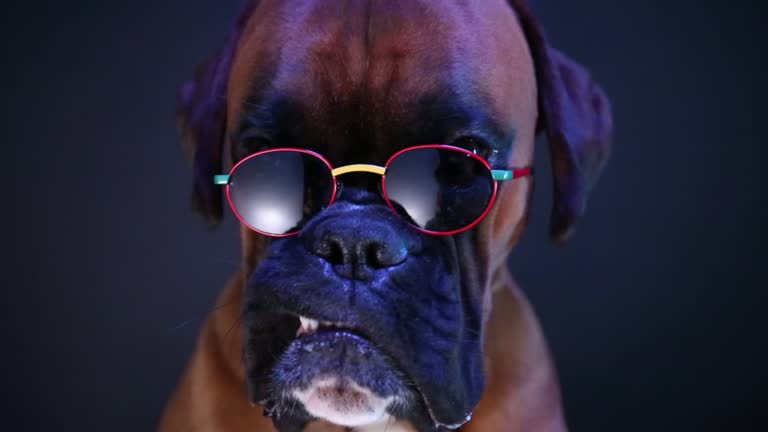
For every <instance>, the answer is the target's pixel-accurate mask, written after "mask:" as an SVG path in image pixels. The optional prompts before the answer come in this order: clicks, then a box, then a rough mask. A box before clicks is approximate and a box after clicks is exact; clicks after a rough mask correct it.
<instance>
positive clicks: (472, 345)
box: [161, 0, 611, 431]
mask: <svg viewBox="0 0 768 432" xmlns="http://www.w3.org/2000/svg"><path fill="white" fill-rule="evenodd" d="M180 124H181V127H182V131H183V134H184V140H185V143H186V145H187V146H188V148H189V150H190V151H191V153H192V154H193V155H194V170H195V185H194V195H193V198H194V203H195V205H196V207H197V209H198V210H200V211H201V212H202V213H203V214H204V215H205V216H206V217H207V219H208V220H209V221H211V222H214V223H215V222H218V220H219V219H220V218H221V216H222V213H223V207H224V196H226V197H227V198H228V201H229V203H230V204H231V206H232V209H233V213H235V214H236V215H237V216H238V217H239V218H240V220H241V221H242V222H243V230H242V240H243V256H244V258H243V269H242V270H241V272H240V274H241V277H240V278H239V279H238V281H239V282H237V283H235V286H234V287H233V288H231V289H232V290H233V292H237V293H238V294H237V295H235V296H234V298H235V299H236V300H237V302H238V304H239V306H240V312H239V314H240V316H241V318H242V332H243V338H242V347H241V349H240V350H238V351H239V354H238V357H237V358H228V359H226V361H225V360H224V359H223V357H226V356H228V355H229V354H227V353H226V350H218V351H217V349H216V344H217V343H218V342H216V340H218V339H217V338H215V337H214V336H215V334H216V331H217V330H216V325H215V321H216V320H217V319H218V318H216V317H213V316H212V317H211V319H210V321H209V323H208V324H207V325H206V326H207V327H206V329H204V332H203V335H202V336H201V342H200V347H199V348H198V352H197V353H196V354H195V358H194V359H193V362H192V364H191V366H190V369H189V371H188V372H187V375H186V376H185V378H184V380H183V382H182V385H181V386H180V389H179V391H178V392H177V395H176V397H175V398H174V400H173V401H172V403H171V405H170V406H169V408H168V411H167V412H166V416H165V419H164V421H163V426H162V427H161V428H163V430H166V431H173V430H189V428H194V430H208V429H205V428H206V427H207V426H201V425H202V424H206V425H211V426H210V430H225V431H237V430H272V429H273V428H274V429H277V430H281V431H294V430H295V431H300V430H310V429H311V428H317V427H327V428H330V429H312V430H335V429H332V428H333V427H347V428H353V429H354V430H359V431H373V430H379V429H377V428H380V429H382V430H383V429H385V428H400V429H392V430H418V431H431V430H449V429H457V428H459V427H462V430H527V431H544V430H547V431H549V430H563V422H562V418H561V410H560V404H559V396H558V390H557V384H556V380H555V379H554V372H553V371H552V370H551V363H550V361H549V358H548V354H547V349H546V345H545V343H544V342H543V339H542V338H541V336H540V331H539V329H538V327H537V325H536V322H535V318H534V317H533V314H532V313H531V312H530V309H529V308H528V307H527V303H526V302H525V300H524V298H523V297H522V295H521V294H520V293H519V291H518V290H516V288H515V287H514V284H513V283H512V279H511V278H510V277H509V276H508V274H507V272H506V268H505V264H504V263H505V257H506V255H507V254H508V252H509V250H510V248H511V247H512V246H513V245H514V243H515V242H516V240H517V238H518V237H519V235H520V233H521V232H522V229H523V227H524V225H525V223H524V222H525V219H526V215H527V212H528V204H529V201H530V199H529V198H530V194H531V191H532V181H533V180H532V177H530V176H529V174H530V170H529V169H528V168H527V167H528V166H529V165H530V164H531V161H532V160H533V142H534V138H535V135H536V133H537V132H538V131H544V132H546V133H547V136H548V141H549V148H550V153H551V155H552V160H553V170H552V171H553V176H554V185H555V190H554V204H553V211H552V235H553V237H554V238H555V239H556V240H558V241H560V240H564V239H565V238H566V237H567V236H568V235H569V234H570V233H571V231H572V228H573V224H574V222H575V221H576V219H577V218H578V217H579V216H580V215H581V214H582V213H583V211H584V208H585V202H586V198H587V194H588V192H589V190H590V189H591V187H592V185H593V184H594V182H595V180H596V178H597V176H598V174H599V171H600V169H601V168H602V166H603V164H604V162H605V160H606V158H607V154H608V148H609V147H608V142H609V136H610V132H611V124H610V112H609V106H608V102H607V99H606V98H605V96H604V95H603V93H602V90H601V89H600V88H599V87H598V86H596V85H595V84H594V83H593V82H592V80H591V79H590V78H589V75H588V74H587V73H586V71H585V70H584V69H583V68H581V67H580V66H578V65H576V64H575V63H573V62H572V61H571V60H570V59H568V58H566V57H565V56H563V55H562V54H560V53H559V52H557V51H555V50H553V49H551V48H549V47H548V46H547V45H546V44H545V42H544V40H543V38H542V36H541V33H540V31H539V29H538V27H537V25H536V22H535V21H534V20H533V18H532V16H531V14H530V12H529V10H528V8H527V6H526V5H525V4H524V2H522V1H513V2H510V3H508V2H506V1H503V0H483V1H481V0H478V1H469V2H452V1H445V2H433V1H426V0H404V1H399V2H391V1H377V0H369V1H363V0H359V1H341V0H340V1H320V0H317V1H298V0H297V1H289V0H285V1H261V2H259V1H251V2H247V5H246V7H245V8H244V9H243V12H242V13H241V15H240V17H239V18H238V21H237V23H236V25H235V26H234V28H233V30H232V32H231V34H230V37H229V40H228V41H227V43H226V44H225V46H224V48H223V49H222V51H221V52H220V54H219V55H218V56H217V57H215V58H214V59H212V60H211V61H210V62H208V63H206V64H205V65H203V66H202V67H201V68H200V69H199V70H198V74H197V76H196V78H195V80H193V81H192V82H191V83H189V84H188V85H186V86H185V87H184V88H183V90H182V107H181V112H180ZM393 155H395V157H394V158H393ZM233 167H234V168H233ZM226 172H229V175H228V176H226V175H225V176H221V174H223V173H226ZM216 175H220V176H219V177H217V179H219V180H220V179H223V180H222V181H219V183H222V184H223V185H216V184H214V181H213V179H214V176H216ZM382 177H383V178H384V180H382ZM224 191H226V194H225V193H223V192H224ZM277 208H279V209H281V211H277V210H276V209H277ZM285 209H293V210H292V211H293V213H290V212H288V211H287V210H285ZM291 214H292V216H291ZM500 298H505V299H507V300H504V301H502V300H498V299H500ZM510 299H511V300H510ZM505 316H506V317H507V318H506V319H507V322H508V325H509V328H508V329H503V323H504V319H505V318H504V317H505ZM498 323H502V325H501V327H502V329H503V331H501V332H499V331H498V327H500V325H499V324H498ZM500 347H503V348H500ZM220 351H221V352H220ZM219 357H222V358H219ZM216 359H218V360H216ZM219 360H220V361H219ZM214 364H215V365H217V366H218V367H219V369H216V368H214V366H213V365H214ZM222 365H226V367H224V368H225V369H226V368H231V373H229V374H227V373H226V372H225V371H222V369H221V368H222ZM225 375H226V376H228V377H229V378H226V379H225V378H224V376H225ZM238 386H239V387H238ZM237 388H240V389H243V390H242V392H240V391H239V390H237ZM244 389H247V392H246V391H245V390H244ZM206 391H207V392H208V395H207V396H205V395H203V393H204V392H206ZM212 395H214V396H212ZM245 398H247V399H249V400H250V402H251V403H252V404H254V405H257V406H258V407H260V408H257V407H251V406H246V405H239V404H241V402H242V401H241V400H240V399H245ZM214 399H215V402H214ZM224 400H227V401H231V405H227V408H226V409H225V408H221V407H222V406H224V405H226V404H224V403H223V402H222V401H224ZM232 404H233V405H232ZM241 406H242V408H234V407H241ZM203 407H204V409H202V408H203ZM185 410H186V411H185ZM256 411H258V412H259V414H261V412H263V413H264V414H265V415H266V416H267V417H269V419H270V420H269V421H270V422H271V423H265V422H264V419H263V418H261V419H260V420H256V419H255V417H254V414H253V413H254V412H256ZM473 413H474V418H473ZM185 414H187V417H184V415H185ZM471 418H473V419H472V420H471V421H470V419H471ZM244 419H254V420H244ZM213 425H215V426H213ZM266 425H268V426H266ZM251 427H252V428H254V429H251ZM266 427H268V428H269V429H264V428H266ZM185 428H186V429H185Z"/></svg>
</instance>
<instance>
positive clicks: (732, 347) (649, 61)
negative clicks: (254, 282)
mask: <svg viewBox="0 0 768 432" xmlns="http://www.w3.org/2000/svg"><path fill="white" fill-rule="evenodd" d="M237 3H238V2H236V1H221V0H199V1H162V2H160V1H138V0H134V1H128V2H105V1H98V2H97V1H79V2H66V1H59V2H53V1H48V2H45V1H35V2H21V1H16V2H4V3H3V4H2V6H0V8H2V22H1V23H2V25H1V26H0V34H1V35H2V38H1V40H2V45H3V51H2V53H3V54H2V68H0V70H2V76H3V79H2V83H3V92H2V96H3V102H4V103H3V108H2V125H3V142H2V151H3V158H2V161H3V165H4V169H3V170H1V172H2V174H1V175H2V177H3V178H2V184H3V188H4V190H5V191H6V194H5V196H4V199H3V201H4V204H3V207H2V209H3V212H2V214H3V227H4V230H3V233H4V237H5V239H4V241H3V242H2V243H3V246H4V248H3V249H4V256H3V271H2V272H1V273H0V274H1V275H2V276H0V277H1V278H2V279H0V281H2V287H3V294H4V296H3V301H2V305H3V314H2V316H3V324H2V331H3V333H2V334H3V339H2V356H0V358H2V362H3V364H2V372H3V375H5V376H6V377H5V378H4V379H3V381H2V395H3V406H2V408H0V412H2V413H3V414H2V416H1V417H0V418H2V420H0V429H3V430H24V431H42V430H54V429H55V430H65V431H150V430H152V429H153V425H154V424H155V422H156V421H157V419H158V417H159V415H160V412H161V410H162V407H163V404H164V402H165V400H166V398H167V397H168V395H169V394H170V392H171V390H172V389H173V387H174V385H175V383H176V381H177V379H178V376H179V374H180V372H181V371H182V368H183V367H184V365H185V363H186V360H187V357H188V355H189V354H190V352H191V350H192V348H193V343H194V340H195V337H196V333H197V330H198V327H199V325H200V323H201V319H202V318H203V317H204V316H205V315H206V313H207V311H208V310H209V309H210V308H211V307H212V305H213V302H214V298H215V296H216V295H217V293H218V292H219V291H220V290H221V288H222V286H223V285H224V283H225V281H226V279H227V277H228V275H230V274H231V273H232V272H233V271H234V270H235V269H236V268H237V265H238V257H239V245H238V238H237V228H236V225H235V223H234V221H233V218H232V217H228V218H227V221H226V223H225V224H224V225H223V226H222V227H220V228H219V229H217V230H215V231H210V230H208V229H207V228H206V227H205V226H204V224H203V223H202V221H201V220H200V219H199V218H197V217H196V216H195V215H193V214H192V213H191V211H190V210H189V207H188V193H189V186H190V182H189V178H190V171H189V169H188V166H187V165H186V162H185V160H184V158H183V156H182V152H181V150H180V147H179V146H178V140H177V137H176V131H175V122H174V107H175V91H176V88H177V86H178V85H179V83H181V82H182V81H183V80H184V79H186V78H188V77H189V76H190V74H191V70H192V68H193V66H194V64H195V63H196V62H197V61H199V60H201V59H202V58H203V57H204V56H206V55H207V54H209V53H211V52H213V51H214V50H215V49H216V48H217V47H218V46H219V44H220V43H221V42H222V41H223V39H224V35H225V33H226V31H227V29H228V26H229V23H230V20H231V19H232V18H233V16H234V13H235V11H236V10H237ZM724 4H726V3H725V2H717V1H616V0H613V1H611V0H603V1H601V0H589V1H586V0H585V1H573V0H539V1H536V2H535V3H534V5H535V10H536V11H537V12H538V15H539V17H540V18H541V20H542V21H543V23H544V25H545V27H546V29H547V30H548V35H549V38H550V40H551V41H552V43H553V44H554V45H556V46H557V47H559V48H561V49H563V50H564V51H566V52H567V53H569V54H570V55H571V56H573V57H575V58H577V59H578V60H580V61H581V62H583V63H584V64H585V65H587V66H588V67H589V68H590V69H591V70H592V71H593V74H594V76H595V77H596V78H597V79H598V80H599V81H600V82H601V83H602V84H603V85H604V87H605V88H606V90H607V92H608V94H609V95H610V96H611V98H612V99H613V104H614V108H615V122H616V139H615V150H614V156H613V159H612V161H611V163H610V166H609V168H608V169H607V171H606V172H605V174H604V176H603V178H602V179H601V182H600V183H599V184H598V186H597V188H596V190H595V192H594V194H593V196H592V200H591V206H590V209H589V212H588V214H587V217H586V219H584V220H583V222H582V223H581V224H580V226H579V230H578V232H577V235H576V237H575V238H574V239H573V241H572V242H571V243H569V244H568V245H567V246H566V247H564V248H557V247H554V246H552V245H550V243H549V242H548V240H547V238H546V227H547V216H548V209H549V205H550V201H549V184H550V182H549V179H548V172H549V166H548V164H547V159H546V152H545V151H543V150H544V146H543V145H542V147H540V148H541V149H542V151H540V152H539V154H538V157H537V169H539V173H540V175H539V176H538V178H539V179H540V183H539V187H538V188H537V196H536V202H535V208H534V211H533V223H532V225H531V227H530V228H529V230H528V232H527V235H526V236H525V238H524V240H523V241H522V243H521V244H520V246H519V248H518V249H517V250H515V252H514V253H513V254H512V257H511V261H510V262H511V266H512V268H513V270H514V274H515V275H516V276H517V278H518V279H519V281H520V282H521V284H522V286H523V287H524V288H525V290H526V291H527V293H528V294H529V295H530V297H531V300H532V302H533V303H534V305H535V307H536V310H537V311H538V314H539V315H540V317H541V320H542V323H543V326H544V329H545V331H546V333H547V336H548V338H549V341H550V343H551V346H552V350H553V352H554V355H555V359H556V362H557V364H558V368H559V372H560V375H561V381H562V386H563V393H564V399H565V408H566V412H567V417H568V422H569V424H570V426H571V429H572V431H575V432H587V431H644V432H645V431H682V430H685V431H704V430H721V431H742V430H757V429H758V426H757V423H756V422H757V416H758V413H759V412H760V411H765V406H764V402H765V401H766V398H765V394H764V392H765V390H764V389H765V386H766V384H768V383H767V382H766V374H765V364H766V363H765V361H766V358H765V355H764V351H765V345H766V339H767V338H766V335H765V330H766V320H765V318H764V316H765V312H764V311H763V309H764V308H765V307H766V306H767V305H768V304H767V303H766V295H765V293H764V289H765V288H766V287H767V286H768V284H767V283H766V276H765V267H766V265H768V262H766V254H765V253H764V252H763V249H762V248H763V247H764V245H765V241H764V240H765V230H764V225H765V222H764V221H765V220H766V216H768V214H766V213H767V212H766V193H765V190H764V187H765V186H766V181H765V180H764V176H765V173H764V170H765V168H764V167H765V164H766V139H765V135H764V132H765V124H766V109H765V104H764V100H765V99H764V97H763V93H762V90H763V89H762V85H763V83H762V81H763V80H765V67H764V58H765V53H766V48H765V47H764V46H763V43H764V42H765V41H764V35H765V31H764V27H765V25H766V24H765V18H766V16H765V14H764V13H763V11H762V9H761V7H760V6H759V5H760V3H759V2H757V1H753V2H749V1H732V2H729V3H727V6H725V5H724ZM763 430H765V429H763Z"/></svg>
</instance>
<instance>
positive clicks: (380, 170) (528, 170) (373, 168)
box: [214, 144, 533, 238]
mask: <svg viewBox="0 0 768 432" xmlns="http://www.w3.org/2000/svg"><path fill="white" fill-rule="evenodd" d="M425 148H439V149H445V150H453V151H458V152H461V153H464V154H467V155H469V156H471V157H473V158H475V159H476V160H478V161H480V162H481V163H482V164H483V166H485V167H486V168H487V169H488V175H489V176H490V177H491V178H492V179H493V194H492V195H491V199H490V200H489V201H488V205H487V206H486V208H485V210H483V212H482V213H481V214H480V216H478V217H477V219H475V220H474V221H472V223H470V224H469V225H466V226H463V227H461V228H459V229H456V230H452V231H430V230H426V229H424V228H421V227H419V226H416V225H414V224H412V223H410V222H409V223H408V225H410V226H412V227H413V228H415V229H417V230H418V231H420V232H423V233H425V234H430V235H443V236H446V235H453V234H458V233H462V232H464V231H467V230H469V229H471V228H472V227H474V226H475V225H477V224H478V223H480V221H482V220H483V219H484V218H485V216H487V215H488V212H489V211H491V207H493V204H494V203H495V202H496V195H497V193H498V189H499V187H498V185H499V183H498V182H499V181H503V180H514V179H517V178H520V177H526V176H529V175H532V174H533V168H532V167H525V168H512V169H510V170H508V171H507V170H505V171H503V173H504V175H503V178H496V177H495V175H494V174H495V171H496V170H494V169H493V168H492V167H491V164H490V163H488V161H487V160H485V158H483V157H481V156H479V155H478V154H476V153H473V152H471V151H469V150H467V149H465V148H461V147H455V146H451V145H447V144H421V145H416V146H412V147H407V148H404V149H402V150H400V151H398V152H397V153H395V154H393V155H392V156H390V158H389V159H387V162H386V163H385V164H384V166H383V167H380V166H378V165H366V164H355V165H345V166H342V167H338V168H334V167H333V165H331V163H330V162H329V161H328V159H326V158H325V157H323V156H322V155H321V154H319V153H316V152H313V151H312V150H307V149H302V148H294V147H278V148H273V149H268V150H262V151H260V152H256V153H253V154H251V155H248V156H247V157H245V158H243V159H242V160H240V161H239V162H237V163H236V164H235V165H234V166H233V167H232V169H230V170H229V174H228V175H217V176H215V177H214V183H216V184H222V183H223V182H225V181H226V196H227V202H229V208H230V209H232V213H234V214H235V216H236V217H237V219H238V220H239V221H240V223H242V224H243V225H245V226H246V227H248V229H250V230H252V231H255V232H257V233H259V234H262V235H266V236H269V237H276V238H281V237H290V236H293V235H296V234H298V233H299V232H301V230H296V231H291V232H289V233H285V234H273V233H268V232H264V231H262V230H259V229H257V228H255V227H253V226H252V225H251V224H249V223H248V222H246V220H245V218H243V216H242V215H241V214H240V212H238V211H237V208H236V207H235V205H234V202H233V201H232V195H231V193H230V189H229V178H231V176H232V174H233V173H234V172H235V170H236V169H237V168H238V167H239V166H240V165H242V164H243V163H245V162H246V161H248V160H249V159H252V158H255V157H257V156H261V155H265V154H268V153H274V152H284V151H293V152H298V153H305V154H308V155H311V156H314V157H316V158H318V159H320V160H321V161H323V163H324V164H325V165H326V166H327V167H328V171H329V172H330V173H331V176H332V179H333V192H332V194H331V200H330V201H329V202H328V204H327V205H326V207H330V206H331V205H332V204H333V203H334V202H335V201H336V194H337V193H338V184H339V180H338V179H337V176H340V175H343V174H346V173H349V172H371V173H375V174H379V175H381V195H382V197H383V198H384V201H385V202H386V203H387V206H388V207H389V209H390V210H392V212H394V213H395V214H396V215H397V216H398V217H403V216H402V215H400V214H399V213H398V212H397V210H396V209H395V206H394V205H393V204H392V202H391V201H390V200H389V196H388V195H387V186H386V176H387V172H386V170H387V167H388V166H389V165H390V163H391V162H392V161H393V160H394V159H395V158H397V157H398V156H400V155H402V154H403V153H406V152H409V151H412V150H419V149H425ZM343 168H349V169H343ZM339 170H342V172H341V173H339V174H334V173H333V172H334V171H339ZM508 173H511V175H509V174H508ZM222 179H223V180H222Z"/></svg>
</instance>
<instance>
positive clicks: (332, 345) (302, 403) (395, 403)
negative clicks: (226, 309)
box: [246, 310, 439, 430]
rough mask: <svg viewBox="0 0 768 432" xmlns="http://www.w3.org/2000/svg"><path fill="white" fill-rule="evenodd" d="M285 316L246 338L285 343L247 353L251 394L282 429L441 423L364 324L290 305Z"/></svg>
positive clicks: (258, 343)
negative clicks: (322, 423)
mask: <svg viewBox="0 0 768 432" xmlns="http://www.w3.org/2000/svg"><path fill="white" fill-rule="evenodd" d="M280 315H281V317H280V319H279V322H280V323H281V325H280V326H277V325H275V324H274V323H276V322H277V321H275V320H273V321H272V322H273V325H272V326H271V327H272V328H271V330H270V329H262V330H260V331H256V332H252V331H249V335H248V338H249V339H250V340H251V342H252V343H251V344H249V345H251V346H262V347H263V346H264V337H265V335H267V334H270V335H272V340H273V341H277V340H281V343H280V344H279V346H275V347H274V348H273V349H272V350H270V351H271V352H265V353H259V352H255V351H251V352H250V353H248V352H246V362H247V367H248V375H249V390H250V391H251V398H252V400H253V402H254V403H256V404H259V405H261V406H264V407H265V408H266V409H265V415H268V416H270V417H272V418H273V421H274V422H275V424H276V426H278V429H280V430H283V429H282V428H281V427H280V426H279V425H280V424H286V422H287V423H288V424H292V425H293V424H303V423H306V422H309V421H312V420H315V419H322V420H326V421H329V422H331V423H333V424H337V425H340V426H344V427H371V426H373V425H376V424H379V423H383V424H387V423H388V422H390V421H393V420H407V421H409V422H411V424H412V425H414V426H416V425H420V426H422V429H423V428H426V429H429V430H432V429H434V428H435V426H436V425H439V423H437V422H435V421H434V419H433V418H431V411H430V410H429V407H428V405H427V401H426V398H425V397H424V394H423V393H422V392H421V391H420V390H419V389H418V388H417V387H416V386H415V384H414V383H413V381H412V380H411V379H410V378H409V377H408V375H407V374H406V373H405V372H404V371H403V370H402V369H401V367H400V366H399V365H398V363H397V362H396V361H394V360H393V359H392V357H390V356H389V355H388V354H387V352H386V350H384V349H382V348H381V346H380V345H378V344H377V343H376V342H375V339H371V338H370V337H368V336H367V335H366V333H365V331H364V330H363V329H361V327H360V326H356V325H353V324H351V323H349V322H342V321H330V320H323V319H318V318H310V317H308V316H306V315H300V314H296V313H290V312H285V310H283V312H282V313H280ZM249 330H253V329H249ZM254 334H255V335H256V336H254ZM254 337H257V338H260V340H258V341H255V340H253V338H254ZM270 359H271V361H270ZM290 429H291V428H286V429H285V430H290ZM299 430H300V429H299ZM417 430H421V429H417Z"/></svg>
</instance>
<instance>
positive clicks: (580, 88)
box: [510, 0, 613, 243]
mask: <svg viewBox="0 0 768 432" xmlns="http://www.w3.org/2000/svg"><path fill="white" fill-rule="evenodd" d="M510 1H511V3H512V5H513V7H514V8H515V11H516V12H517V14H518V18H519V19H520V22H521V25H522V27H523V31H524V33H525V35H526V38H527V39H528V44H529V46H530V48H531V55H532V56H533V61H534V66H535V68H536V78H537V82H538V86H539V125H538V126H539V130H543V131H544V132H545V133H546V136H547V140H548V141H549V151H550V159H551V162H552V175H553V187H554V192H553V199H554V203H553V206H552V216H551V221H550V235H551V236H552V239H553V240H554V241H555V242H558V243H559V242H564V241H565V240H567V239H568V238H569V237H570V235H571V234H572V232H573V228H574V224H575V223H576V221H577V219H578V218H579V217H580V216H581V215H582V214H583V213H584V211H585V209H586V204H587V196H588V195H589V192H590V190H591V189H592V186H594V184H595V182H596V181H597V179H598V177H599V176H600V172H601V171H602V169H603V167H604V166H605V163H606V162H607V160H608V157H609V154H610V149H611V135H612V132H613V119H612V116H611V106H610V102H609V100H608V98H607V97H606V95H605V93H604V92H603V89H602V88H600V86H598V85H597V84H596V83H595V82H594V81H592V78H591V77H590V75H589V72H588V71H587V70H586V69H585V68H584V67H582V66H580V65H579V64H577V63H576V62H574V61H573V60H571V59H569V58H568V57H566V56H565V55H564V54H562V53H561V52H559V51H557V50H555V49H553V48H551V47H549V46H548V45H547V43H546V41H545V40H544V37H543V35H542V31H541V28H540V27H539V25H538V23H537V21H536V19H535V18H534V17H533V15H532V14H531V12H530V10H529V8H528V6H527V4H526V2H525V0H510Z"/></svg>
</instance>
